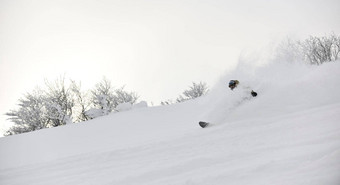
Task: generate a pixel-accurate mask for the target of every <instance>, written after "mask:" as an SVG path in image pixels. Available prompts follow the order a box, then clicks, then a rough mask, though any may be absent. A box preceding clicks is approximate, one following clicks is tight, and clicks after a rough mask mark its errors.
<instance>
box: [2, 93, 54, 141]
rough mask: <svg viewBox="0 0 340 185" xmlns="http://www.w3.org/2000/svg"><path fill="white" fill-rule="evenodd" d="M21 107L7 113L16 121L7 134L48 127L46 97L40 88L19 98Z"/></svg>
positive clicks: (11, 119)
mask: <svg viewBox="0 0 340 185" xmlns="http://www.w3.org/2000/svg"><path fill="white" fill-rule="evenodd" d="M18 106H19V108H18V109H17V110H10V111H9V112H8V113H6V115H7V116H9V117H10V118H9V120H10V121H12V122H13V123H14V126H12V127H11V128H10V129H9V130H8V131H7V132H6V134H5V135H14V134H20V133H24V132H30V131H34V130H39V129H42V128H46V127H48V125H49V118H48V117H47V115H46V108H45V97H44V95H43V92H42V91H41V90H40V89H38V88H37V89H36V90H35V91H33V92H32V93H26V94H25V95H24V98H21V99H19V104H18Z"/></svg>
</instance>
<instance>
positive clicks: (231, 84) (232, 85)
mask: <svg viewBox="0 0 340 185" xmlns="http://www.w3.org/2000/svg"><path fill="white" fill-rule="evenodd" d="M238 83H239V82H238V80H230V81H229V88H231V89H234V88H235V87H236V86H237V84H238Z"/></svg>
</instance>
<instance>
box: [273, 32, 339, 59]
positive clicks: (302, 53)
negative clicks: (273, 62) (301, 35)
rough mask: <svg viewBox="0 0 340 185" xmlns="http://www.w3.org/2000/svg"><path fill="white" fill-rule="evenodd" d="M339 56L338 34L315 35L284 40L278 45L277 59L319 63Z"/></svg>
mask: <svg viewBox="0 0 340 185" xmlns="http://www.w3.org/2000/svg"><path fill="white" fill-rule="evenodd" d="M339 57H340V35H335V34H331V35H330V36H323V37H316V36H310V37H309V38H307V39H305V40H292V39H287V40H284V41H283V42H282V43H281V44H280V45H279V47H278V52H277V59H279V60H283V61H290V62H296V61H305V62H307V63H309V64H313V65H320V64H322V63H324V62H333V61H337V60H338V59H339Z"/></svg>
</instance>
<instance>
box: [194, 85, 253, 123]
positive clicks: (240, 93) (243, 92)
mask: <svg viewBox="0 0 340 185" xmlns="http://www.w3.org/2000/svg"><path fill="white" fill-rule="evenodd" d="M239 84H240V82H239V81H238V80H230V81H229V88H230V89H231V90H232V91H233V90H234V89H235V88H236V87H238V86H239ZM249 92H250V94H251V96H252V97H256V96H257V93H256V92H255V91H254V90H251V88H250V87H249V86H245V85H243V86H240V87H238V88H237V92H236V94H234V95H235V97H234V101H233V102H234V103H233V104H232V105H233V107H237V106H239V105H240V104H241V103H242V102H243V101H245V100H249V99H251V96H249V94H248V93H249ZM240 97H241V98H240ZM199 125H200V126H201V127H202V128H204V127H206V126H208V125H209V123H208V122H205V121H200V122H199Z"/></svg>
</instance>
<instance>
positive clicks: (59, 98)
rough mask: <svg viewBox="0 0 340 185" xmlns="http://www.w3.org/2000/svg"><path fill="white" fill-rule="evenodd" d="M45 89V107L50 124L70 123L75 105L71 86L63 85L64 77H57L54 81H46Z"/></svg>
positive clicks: (54, 125)
mask: <svg viewBox="0 0 340 185" xmlns="http://www.w3.org/2000/svg"><path fill="white" fill-rule="evenodd" d="M46 86H47V91H46V99H45V107H46V109H47V116H48V117H49V118H50V121H51V126H53V127H56V126H60V125H66V124H69V123H72V122H73V121H72V113H73V109H74V107H75V98H76V97H75V94H74V93H73V91H72V88H71V87H72V86H71V85H70V86H68V87H67V86H66V85H65V78H64V77H62V78H59V79H58V80H56V81H55V82H54V83H50V82H48V81H46Z"/></svg>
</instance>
